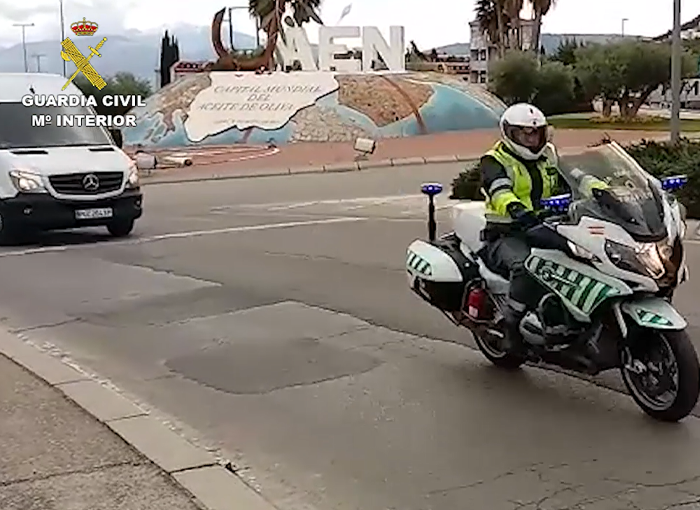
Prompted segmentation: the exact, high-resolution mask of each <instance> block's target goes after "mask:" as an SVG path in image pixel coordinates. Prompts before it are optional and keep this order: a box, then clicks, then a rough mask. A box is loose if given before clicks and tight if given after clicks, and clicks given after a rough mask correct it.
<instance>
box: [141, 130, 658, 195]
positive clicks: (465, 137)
mask: <svg viewBox="0 0 700 510" xmlns="http://www.w3.org/2000/svg"><path fill="white" fill-rule="evenodd" d="M605 134H608V135H609V136H610V137H611V138H612V139H614V140H616V141H618V142H619V143H621V144H623V145H624V144H628V143H631V142H635V141H639V140H642V139H647V140H665V139H668V136H669V135H668V133H666V132H658V131H624V130H620V131H612V130H610V131H605V130H598V129H590V130H589V129H561V130H557V131H555V134H554V142H555V143H556V144H557V146H558V147H559V149H560V151H561V152H563V153H565V152H571V151H574V152H576V151H580V150H582V149H584V148H585V147H586V146H588V145H590V144H591V143H595V142H598V141H600V140H601V138H602V137H603V136H604V135H605ZM497 138H498V131H497V130H475V131H453V132H446V133H438V134H432V135H423V136H415V137H410V138H386V139H381V140H378V141H377V148H376V150H375V152H374V154H372V155H370V156H369V157H368V158H367V160H366V161H361V162H359V163H358V162H355V156H356V154H355V151H354V149H353V146H352V144H351V143H339V142H327V143H322V142H313V143H312V142H299V143H294V144H289V145H284V146H281V147H278V148H275V149H266V148H264V147H257V148H254V147H250V146H246V147H242V146H231V147H228V148H227V147H222V146H216V147H209V148H178V149H172V150H171V151H165V150H162V151H158V152H159V153H161V154H165V153H168V152H171V153H188V152H189V153H191V154H192V160H193V164H192V166H188V167H184V168H170V169H162V170H161V169H158V170H155V171H154V172H153V173H152V174H151V175H146V176H144V179H143V180H144V182H145V183H153V184H156V183H165V182H186V181H196V180H210V179H231V178H242V177H259V176H271V175H284V174H297V173H316V172H347V171H353V170H364V169H369V168H379V167H391V166H397V167H398V166H405V165H420V164H440V163H450V162H458V161H470V160H473V159H476V158H478V157H479V156H480V155H481V154H483V153H484V152H485V151H486V150H488V149H489V147H491V145H493V143H494V142H495V141H496V140H497Z"/></svg>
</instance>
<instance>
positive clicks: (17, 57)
mask: <svg viewBox="0 0 700 510" xmlns="http://www.w3.org/2000/svg"><path fill="white" fill-rule="evenodd" d="M171 33H172V34H173V35H175V37H176V38H177V40H178V43H179V46H180V56H181V58H182V59H183V60H200V61H201V60H213V59H214V50H213V48H212V46H211V39H210V28H209V27H207V26H202V27H195V26H181V27H179V28H177V29H175V30H173V31H171ZM226 35H228V34H226ZM105 37H107V41H106V42H105V44H104V46H103V48H101V49H100V54H101V55H102V56H101V57H99V58H98V57H93V61H98V62H94V63H95V68H96V69H98V70H99V72H100V74H102V75H103V76H112V75H114V74H115V73H117V72H119V71H127V72H130V73H133V74H134V75H136V76H138V77H140V78H143V79H147V80H149V81H151V83H152V84H155V80H156V72H157V71H156V70H157V68H158V65H159V60H160V43H161V38H162V34H161V33H153V32H151V33H144V32H139V31H138V30H131V31H129V32H127V33H124V34H120V35H109V34H106V35H105ZM621 37H623V36H620V35H613V34H607V35H606V34H542V45H543V46H544V49H545V52H547V53H548V54H551V53H552V52H554V51H556V49H557V47H558V46H559V44H560V43H561V42H562V41H564V40H565V39H567V38H576V40H578V41H580V42H599V43H603V42H608V41H615V40H619V39H620V38H621ZM631 37H634V36H631ZM233 38H234V44H235V46H236V47H237V48H253V47H255V38H254V37H253V36H251V35H248V34H244V33H240V32H234V36H233ZM222 39H223V40H224V44H225V45H227V44H226V41H227V40H228V39H229V38H228V37H223V38H222ZM72 40H73V42H74V43H75V45H76V46H77V47H78V48H79V49H80V50H81V51H82V53H83V55H85V56H87V55H89V54H90V50H89V49H88V46H95V45H96V43H97V42H99V40H100V37H99V36H96V37H73V38H72ZM227 46H228V45H227ZM430 49H431V48H421V50H423V51H430ZM436 50H437V51H438V52H439V53H442V54H450V55H468V54H469V43H454V44H449V45H446V46H442V47H439V48H436ZM33 55H43V57H41V59H40V68H39V69H40V70H41V72H48V73H57V74H62V73H63V60H62V59H61V44H60V41H58V40H53V41H38V42H29V43H27V56H28V67H29V70H30V72H36V71H37V58H36V57H33ZM66 68H67V70H68V71H72V70H74V69H75V66H74V65H73V63H71V62H69V63H68V64H67V67H66ZM23 70H24V58H23V51H22V45H21V44H15V45H14V46H11V47H8V48H0V72H22V71H23Z"/></svg>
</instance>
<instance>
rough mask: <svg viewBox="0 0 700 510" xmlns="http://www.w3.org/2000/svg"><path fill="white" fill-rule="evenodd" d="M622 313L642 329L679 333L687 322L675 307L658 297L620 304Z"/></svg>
mask: <svg viewBox="0 0 700 510" xmlns="http://www.w3.org/2000/svg"><path fill="white" fill-rule="evenodd" d="M621 308H622V311H623V312H624V313H625V314H627V315H629V316H630V317H631V318H632V320H633V321H634V322H636V323H637V324H638V325H640V326H641V327H643V328H652V329H664V330H673V331H680V330H683V329H685V328H686V327H687V326H688V322H687V321H686V320H685V319H684V318H683V316H682V315H681V314H680V313H678V311H677V310H676V309H675V307H674V306H673V305H672V304H671V303H669V302H668V301H666V300H665V299H662V298H659V297H642V298H638V299H632V300H630V301H625V302H624V303H622V306H621Z"/></svg>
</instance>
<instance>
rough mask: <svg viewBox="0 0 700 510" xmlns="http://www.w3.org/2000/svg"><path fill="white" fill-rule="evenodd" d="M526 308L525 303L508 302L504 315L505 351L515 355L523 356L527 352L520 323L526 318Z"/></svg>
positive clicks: (510, 300)
mask: <svg viewBox="0 0 700 510" xmlns="http://www.w3.org/2000/svg"><path fill="white" fill-rule="evenodd" d="M526 311H527V310H526V307H525V305H524V304H523V303H520V302H517V301H514V300H512V299H509V300H508V303H507V305H506V306H505V310H504V313H503V319H504V326H505V328H504V334H505V337H504V339H503V344H502V346H503V350H504V351H506V352H508V353H510V354H515V355H522V354H524V351H525V341H524V339H523V335H522V333H520V322H521V321H522V320H523V317H525V313H526Z"/></svg>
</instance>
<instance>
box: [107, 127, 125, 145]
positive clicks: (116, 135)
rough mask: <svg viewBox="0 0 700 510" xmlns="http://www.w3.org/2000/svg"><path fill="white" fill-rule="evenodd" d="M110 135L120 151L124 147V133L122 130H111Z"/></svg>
mask: <svg viewBox="0 0 700 510" xmlns="http://www.w3.org/2000/svg"><path fill="white" fill-rule="evenodd" d="M109 134H110V135H111V137H112V140H114V143H115V144H116V146H117V147H119V148H120V149H121V148H122V147H123V146H124V138H123V137H122V132H121V130H120V129H110V130H109Z"/></svg>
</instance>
